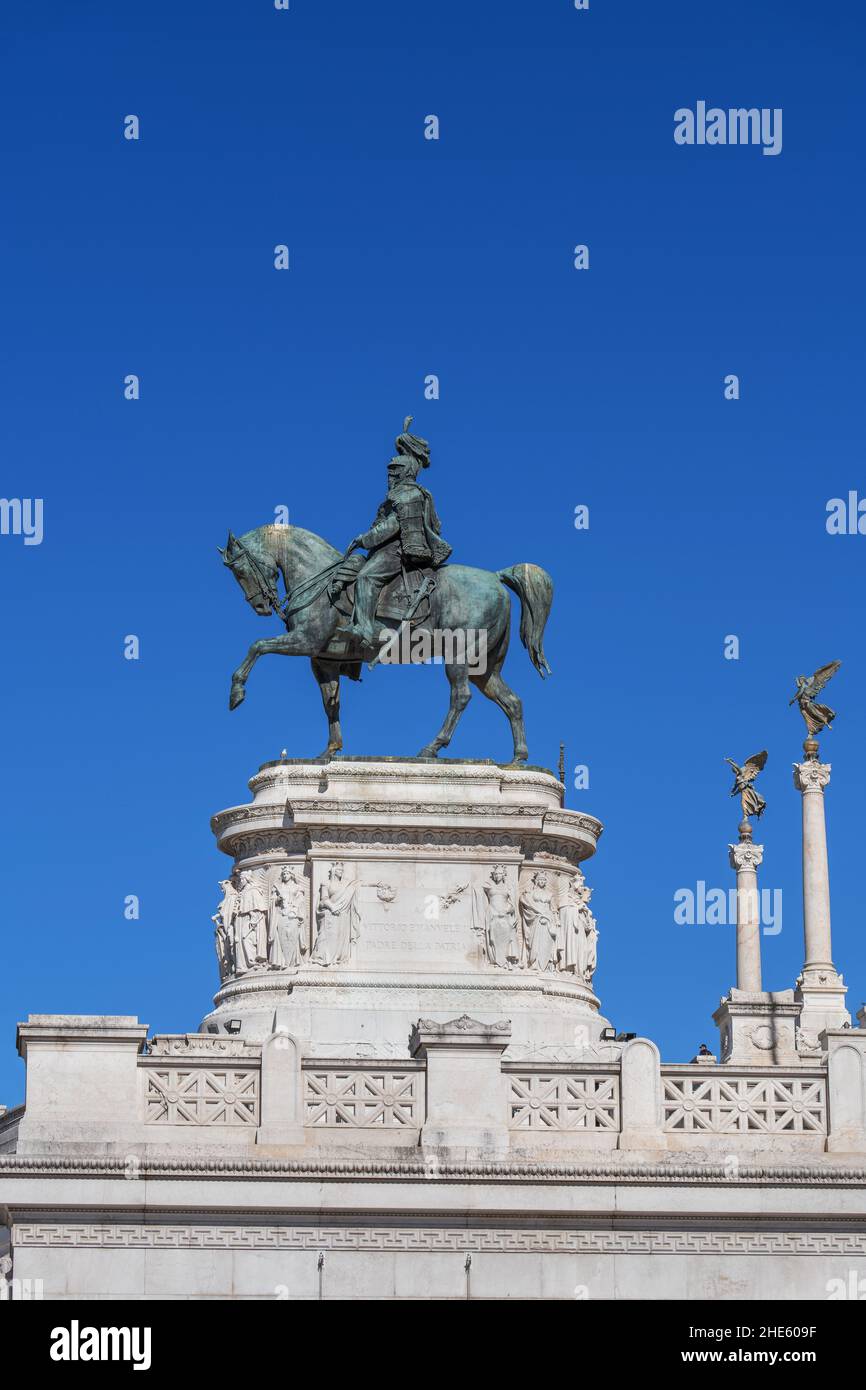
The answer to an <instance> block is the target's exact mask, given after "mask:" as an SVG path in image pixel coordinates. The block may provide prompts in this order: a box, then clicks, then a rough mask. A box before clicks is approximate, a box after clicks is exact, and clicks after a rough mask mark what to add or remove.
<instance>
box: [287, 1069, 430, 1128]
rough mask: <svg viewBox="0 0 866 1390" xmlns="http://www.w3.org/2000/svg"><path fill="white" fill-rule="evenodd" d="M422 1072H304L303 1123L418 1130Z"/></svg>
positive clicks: (392, 1070) (381, 1070)
mask: <svg viewBox="0 0 866 1390" xmlns="http://www.w3.org/2000/svg"><path fill="white" fill-rule="evenodd" d="M422 1082H423V1073H422V1072H418V1071H402V1070H400V1069H399V1068H397V1069H391V1068H387V1067H376V1068H374V1069H372V1070H369V1071H356V1070H355V1069H349V1068H347V1069H346V1070H344V1071H331V1070H320V1069H319V1068H316V1069H315V1070H314V1071H313V1070H310V1071H305V1072H304V1124H305V1125H312V1126H314V1127H316V1126H320V1127H321V1126H342V1125H345V1126H346V1127H348V1128H353V1129H406V1128H409V1129H418V1128H420V1126H421V1104H420V1096H421V1086H422Z"/></svg>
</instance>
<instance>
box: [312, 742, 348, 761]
mask: <svg viewBox="0 0 866 1390" xmlns="http://www.w3.org/2000/svg"><path fill="white" fill-rule="evenodd" d="M342 751H343V745H342V743H335V744H334V745H333V747H332V746H331V744H330V743H329V744H328V746H327V748H325V749H323V750H322V752H321V753H320V754H319V755H318V758H317V759H316V761H317V762H318V760H319V758H333V756H334V754H335V753H341V752H342Z"/></svg>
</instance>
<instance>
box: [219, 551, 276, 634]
mask: <svg viewBox="0 0 866 1390" xmlns="http://www.w3.org/2000/svg"><path fill="white" fill-rule="evenodd" d="M253 534H254V533H252V532H250V533H249V534H248V535H247V536H246V538H245V539H244V540H238V538H237V536H236V535H235V534H234V532H233V531H229V538H228V540H227V541H226V545H225V549H223V547H222V546H221V545H218V546H217V550H218V551H219V553H220V555H222V557H223V564H224V565H226V566H227V567H228V568H229V569H230V570H231V572H232V574H233V575H234V577H235V579H236V580H237V581H238V583H239V584H240V586H241V588H242V589H243V591H244V598H245V599H246V600H247V603H249V604H250V605H251V606H252V607H253V608H254V609H255V611H256V612H257V613H259V614H261V616H262V617H267V616H268V614H269V613H273V612H277V611H279V603H280V597H279V591H278V589H277V576H278V574H279V569H278V567H277V562H276V560H275V559H274V558H273V556H272V555H270V554H269V553H268V551H267V550H266V549H265V547H264V546H262V545H254V543H253V542H252V541H251V539H250V537H251V536H252V535H253Z"/></svg>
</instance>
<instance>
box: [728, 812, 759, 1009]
mask: <svg viewBox="0 0 866 1390" xmlns="http://www.w3.org/2000/svg"><path fill="white" fill-rule="evenodd" d="M728 852H729V855H730V860H731V868H732V869H735V870H736V873H737V989H740V990H745V991H746V992H747V993H749V994H759V993H760V991H761V913H760V898H759V897H758V865H759V864H760V863H761V860H762V859H763V857H764V846H763V845H753V844H752V827H751V825H750V824H749V822H748V821H747V820H743V821H742V822H741V823H740V839H739V843H738V844H736V845H729V846H728Z"/></svg>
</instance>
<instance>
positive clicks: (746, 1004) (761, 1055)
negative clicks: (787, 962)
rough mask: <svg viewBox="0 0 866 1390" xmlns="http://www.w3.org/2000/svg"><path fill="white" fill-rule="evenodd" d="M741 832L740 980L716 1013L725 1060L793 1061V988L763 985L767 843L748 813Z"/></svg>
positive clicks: (731, 849) (736, 861) (736, 850)
mask: <svg viewBox="0 0 866 1390" xmlns="http://www.w3.org/2000/svg"><path fill="white" fill-rule="evenodd" d="M739 831H740V838H739V841H738V842H737V844H735V845H728V853H729V856H730V863H731V868H732V869H734V870H735V871H736V874H737V983H736V985H735V987H734V988H733V989H732V990H731V991H730V993H729V994H727V995H726V996H725V998H724V999H723V1000H722V1002H721V1004H720V1005H719V1007H718V1009H716V1012H715V1013H714V1014H713V1020H714V1022H715V1024H716V1026H717V1027H718V1029H719V1035H720V1047H721V1058H722V1063H723V1064H725V1063H727V1064H733V1065H745V1066H759V1065H762V1064H767V1063H772V1064H774V1065H776V1064H778V1065H785V1064H790V1063H792V1062H793V1061H795V1060H796V1043H795V1029H796V1023H797V1018H798V1016H799V1012H800V1010H799V1006H798V1005H797V1003H796V1002H795V1000H794V991H793V990H790V989H787V990H778V991H776V992H774V993H770V992H769V991H767V990H765V989H763V987H762V984H761V899H760V896H759V892H758V866H759V864H760V863H761V861H762V860H763V857H764V846H763V845H754V844H752V827H751V824H750V822H749V820H748V819H747V818H746V817H745V816H744V817H743V820H742V821H741V822H740V826H739Z"/></svg>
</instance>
